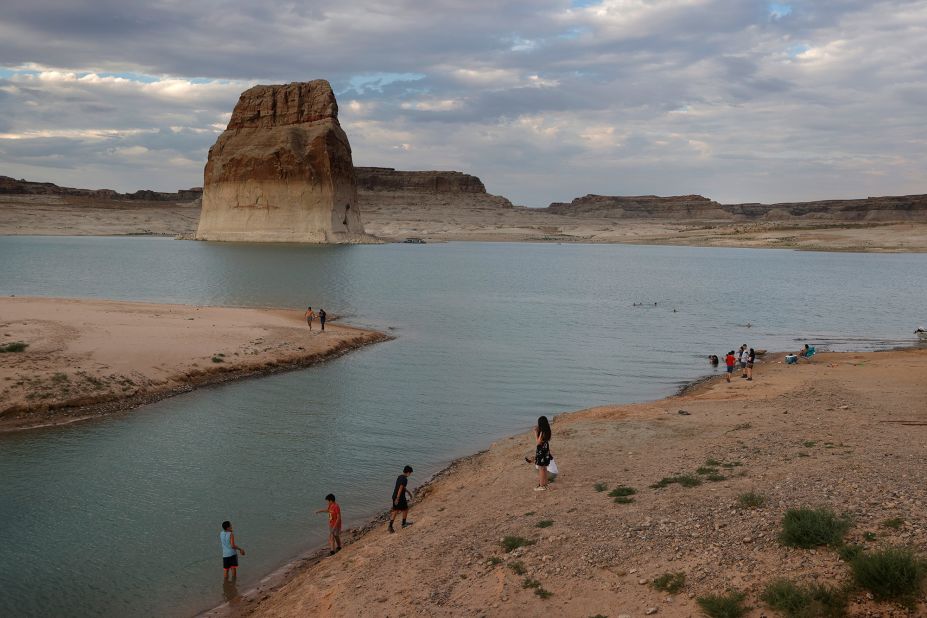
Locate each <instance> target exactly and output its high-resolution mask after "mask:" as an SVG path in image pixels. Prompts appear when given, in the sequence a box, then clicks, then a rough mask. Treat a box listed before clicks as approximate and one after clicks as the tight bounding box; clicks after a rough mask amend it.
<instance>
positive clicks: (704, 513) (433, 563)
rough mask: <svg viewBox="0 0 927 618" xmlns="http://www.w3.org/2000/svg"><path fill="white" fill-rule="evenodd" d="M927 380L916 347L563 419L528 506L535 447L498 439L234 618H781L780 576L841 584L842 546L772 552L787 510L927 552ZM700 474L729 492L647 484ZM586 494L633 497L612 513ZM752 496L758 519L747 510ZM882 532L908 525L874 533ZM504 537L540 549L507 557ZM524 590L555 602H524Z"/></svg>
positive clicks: (878, 607) (854, 604) (860, 600)
mask: <svg viewBox="0 0 927 618" xmlns="http://www.w3.org/2000/svg"><path fill="white" fill-rule="evenodd" d="M925 379H927V350H924V349H920V350H911V351H897V352H883V353H869V354H819V355H818V356H816V357H815V358H814V359H813V361H812V362H811V363H802V364H800V365H798V366H786V365H784V364H781V362H778V361H777V360H776V359H771V360H770V361H768V362H766V363H760V364H758V365H757V369H756V379H755V380H754V381H752V382H747V381H745V380H741V379H739V378H735V380H734V381H733V383H732V384H730V385H728V384H726V383H724V381H723V380H722V379H715V380H713V381H710V382H708V383H706V384H703V385H701V386H698V387H696V388H694V389H692V390H690V391H689V392H688V393H686V394H684V395H681V396H677V397H671V398H667V399H665V400H661V401H657V402H652V403H645V404H639V405H628V406H613V407H602V408H596V409H592V410H586V411H582V412H579V413H574V414H571V415H568V416H561V417H560V418H558V419H557V420H556V422H555V423H554V425H553V431H554V436H553V440H552V441H551V450H552V452H553V453H554V454H555V456H556V459H557V461H559V462H560V467H561V472H562V473H561V475H560V478H559V479H557V481H556V482H555V483H554V484H553V486H552V487H553V488H552V489H551V490H550V491H547V492H535V491H533V490H532V489H533V487H534V486H535V484H536V482H535V478H536V477H535V473H534V469H533V466H529V465H528V464H526V463H524V461H523V456H524V455H526V454H527V453H528V452H530V451H531V449H532V444H533V440H532V436H530V435H528V434H523V435H520V436H515V437H512V438H509V439H505V440H502V441H500V442H498V443H496V444H494V445H493V446H492V448H491V449H489V451H487V452H485V453H482V454H480V455H477V456H474V457H471V458H468V459H465V460H462V461H460V462H458V463H456V464H455V465H454V466H452V468H451V469H450V471H449V472H448V473H446V474H444V475H442V476H441V477H440V478H439V479H438V480H437V481H435V482H434V483H431V484H430V485H428V486H426V487H425V488H424V489H423V490H422V491H420V492H419V494H422V495H424V497H423V498H422V499H421V502H419V503H418V504H417V505H415V506H413V509H412V511H411V517H410V518H411V519H413V520H414V522H415V524H414V526H412V527H411V528H408V529H404V530H399V531H398V532H397V533H396V534H394V535H389V534H387V533H386V530H385V528H384V526H383V525H382V524H381V525H378V526H376V527H375V528H374V529H373V530H372V531H371V532H369V533H367V534H364V535H361V536H360V537H359V538H356V539H355V540H354V542H352V543H351V544H350V545H347V546H346V547H345V549H344V550H343V551H342V552H341V553H339V554H338V555H336V556H335V557H333V558H325V559H323V560H321V561H320V562H318V563H316V564H313V565H310V566H306V567H301V568H296V569H295V571H296V572H295V575H293V577H292V578H291V579H290V580H289V581H288V582H287V583H285V584H283V585H282V586H281V587H280V588H279V589H277V590H275V591H271V590H259V591H258V593H257V596H256V598H257V599H258V600H256V601H240V602H239V604H238V605H236V606H234V607H233V608H232V610H231V613H243V614H249V613H253V614H256V615H259V616H274V617H282V616H294V617H295V616H351V617H354V616H391V617H400V616H471V615H472V616H576V617H582V618H586V617H589V616H595V615H605V616H611V617H612V618H616V617H619V616H643V615H645V614H646V613H647V612H648V610H650V611H654V608H655V612H656V613H657V614H658V615H661V616H698V615H701V612H700V610H699V608H698V606H697V604H696V600H695V598H696V597H697V596H700V595H704V594H707V593H715V592H724V591H725V590H727V589H730V588H733V589H736V590H740V591H743V592H745V593H746V594H747V604H749V605H750V606H751V607H752V608H753V609H752V610H751V611H750V612H749V614H748V615H749V616H752V617H759V616H767V615H768V616H772V615H775V612H772V611H771V610H769V609H768V608H766V607H765V606H764V604H763V602H762V601H761V600H760V599H759V594H760V592H761V591H762V589H763V588H764V586H765V585H766V584H767V583H768V582H770V581H771V580H772V579H773V578H776V577H780V576H784V577H788V578H791V579H793V580H796V581H802V582H812V581H819V582H830V583H838V582H844V581H846V580H847V579H848V578H849V572H850V570H849V567H848V565H847V564H846V563H844V562H843V561H841V560H840V558H839V557H838V554H837V553H836V552H835V551H834V550H833V549H830V548H826V547H821V548H818V549H816V550H802V549H791V548H786V547H783V546H782V545H780V543H779V542H778V540H777V536H778V534H779V531H780V522H781V519H782V516H783V513H784V512H785V511H786V509H789V508H793V507H800V506H812V507H817V506H829V507H832V508H833V509H834V510H835V511H837V512H838V513H847V514H849V515H850V516H851V517H852V518H853V521H854V523H853V526H852V528H851V530H850V532H849V533H848V539H847V540H848V542H853V543H860V544H862V545H865V546H866V547H867V548H878V547H882V546H884V545H903V546H909V547H913V548H915V549H916V550H918V551H920V552H922V553H923V552H925V550H927V515H925V511H924V507H925V505H927V471H925V468H924V462H925V457H927V440H925V437H927V388H925ZM680 410H684V411H686V412H688V414H687V415H682V414H680V413H679V411H680ZM906 423H907V424H906ZM709 459H713V460H715V462H714V463H715V464H716V465H715V467H716V468H717V469H718V471H719V472H720V474H721V475H722V476H724V477H725V478H724V480H720V481H716V482H710V481H708V480H704V482H703V483H702V484H701V485H699V486H696V487H692V488H684V487H682V486H680V485H678V484H674V485H670V486H668V487H665V488H662V489H654V488H651V487H650V486H651V485H652V484H654V483H655V482H657V481H658V480H660V479H661V478H663V477H666V476H671V475H675V474H679V473H686V472H688V473H692V474H696V475H697V476H699V475H698V474H697V473H696V470H697V469H698V468H699V467H700V466H703V465H705V464H706V461H708V460H709ZM413 463H414V462H413ZM701 476H702V478H703V479H705V478H706V477H705V476H704V475H701ZM413 480H414V477H413ZM596 483H606V484H607V485H608V488H609V489H611V488H613V487H616V486H618V485H626V486H630V487H633V488H635V489H636V490H637V493H636V494H635V495H634V496H633V499H634V501H633V503H631V504H617V503H615V502H614V501H613V499H612V498H610V497H609V495H608V492H607V491H603V492H599V491H596V489H595V488H594V485H595V484H596ZM750 491H753V492H757V493H760V494H762V495H763V496H764V497H765V500H766V502H765V505H764V506H762V507H761V508H755V509H751V508H743V507H741V506H740V505H739V503H738V496H740V495H741V494H743V493H745V492H750ZM891 518H900V519H901V520H903V522H904V523H903V524H902V525H901V527H900V528H898V529H893V528H891V527H886V526H884V525H883V524H882V522H884V521H885V520H889V519H891ZM541 521H548V522H550V526H549V527H544V528H541V527H539V526H538V524H539V522H541ZM508 535H515V536H521V537H524V538H526V539H530V540H531V541H534V542H535V543H534V544H533V545H530V546H527V547H524V548H520V549H516V550H515V551H514V552H512V553H506V552H505V551H504V550H503V549H502V548H501V547H500V540H501V539H502V538H503V537H505V536H508ZM516 562H518V563H520V564H521V565H522V566H523V568H524V570H525V572H524V574H521V575H519V574H516V573H515V572H514V570H513V567H514V564H515V563H516ZM676 572H681V573H684V574H685V577H686V583H685V587H684V589H683V590H682V591H681V592H679V593H677V594H675V595H669V594H667V593H665V592H658V591H656V590H654V589H653V588H652V586H651V585H650V582H651V581H652V580H653V579H654V578H655V577H657V576H659V575H661V574H664V573H676ZM526 578H530V579H532V580H536V581H537V582H540V585H541V586H542V588H543V589H545V590H547V591H549V592H551V593H552V596H550V598H548V599H546V600H545V599H542V598H540V597H539V596H537V595H536V594H535V591H534V589H532V588H525V587H523V584H524V582H525V580H526ZM224 611H226V613H228V611H229V610H228V608H226V610H224ZM848 611H849V615H852V616H904V615H920V616H924V615H927V604H925V602H924V598H923V595H922V596H921V598H920V599H919V604H918V606H917V608H916V609H915V610H914V611H913V612H912V613H911V614H909V613H908V612H907V611H906V610H904V609H902V608H900V607H899V606H896V605H892V604H889V603H876V602H875V601H873V600H871V599H869V598H867V596H866V593H865V591H857V592H853V593H852V595H851V597H850V602H849V607H848Z"/></svg>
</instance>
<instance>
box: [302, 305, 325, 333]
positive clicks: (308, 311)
mask: <svg viewBox="0 0 927 618" xmlns="http://www.w3.org/2000/svg"><path fill="white" fill-rule="evenodd" d="M314 317H315V312H313V311H312V307H309V308H308V309H306V323H307V324H308V325H309V330H312V319H313V318H314ZM323 330H324V329H323Z"/></svg>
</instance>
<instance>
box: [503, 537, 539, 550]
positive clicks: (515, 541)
mask: <svg viewBox="0 0 927 618" xmlns="http://www.w3.org/2000/svg"><path fill="white" fill-rule="evenodd" d="M534 543H535V541H532V540H531V539H526V538H523V537H520V536H507V537H505V538H504V539H502V542H501V543H500V545H502V549H504V550H505V551H506V552H512V551H515V550H516V549H518V548H519V547H527V546H528V545H534Z"/></svg>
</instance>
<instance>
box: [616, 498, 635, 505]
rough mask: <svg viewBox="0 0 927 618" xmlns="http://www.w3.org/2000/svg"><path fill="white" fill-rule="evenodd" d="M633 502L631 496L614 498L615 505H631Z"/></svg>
mask: <svg viewBox="0 0 927 618" xmlns="http://www.w3.org/2000/svg"><path fill="white" fill-rule="evenodd" d="M632 502H634V498H632V497H631V496H615V503H616V504H631V503H632Z"/></svg>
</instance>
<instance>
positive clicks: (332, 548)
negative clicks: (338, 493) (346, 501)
mask: <svg viewBox="0 0 927 618" xmlns="http://www.w3.org/2000/svg"><path fill="white" fill-rule="evenodd" d="M325 500H326V501H327V502H328V506H327V507H325V508H324V509H319V510H318V511H316V513H328V548H329V552H328V555H329V556H334V555H335V554H336V553H337V552H339V551H341V507H340V506H338V503H337V502H335V494H328V495H327V496H325Z"/></svg>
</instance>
